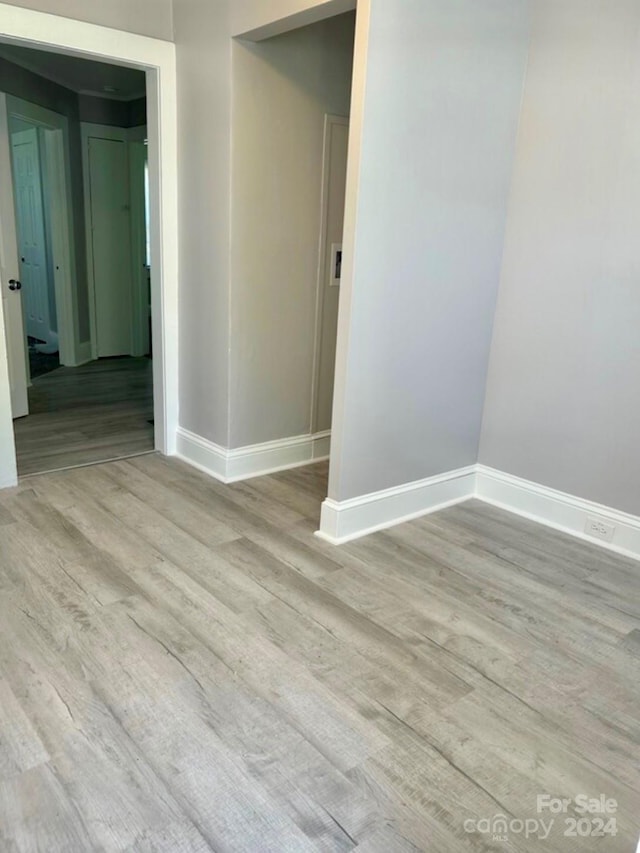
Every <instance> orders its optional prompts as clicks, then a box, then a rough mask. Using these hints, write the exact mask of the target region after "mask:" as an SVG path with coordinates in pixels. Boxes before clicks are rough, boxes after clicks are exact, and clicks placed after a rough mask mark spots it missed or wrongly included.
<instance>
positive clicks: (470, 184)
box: [329, 0, 529, 500]
mask: <svg viewBox="0 0 640 853" xmlns="http://www.w3.org/2000/svg"><path fill="white" fill-rule="evenodd" d="M527 11H528V9H527V3H526V2H525V0H488V1H486V2H482V3H478V2H477V0H456V2H447V3H444V2H442V1H441V0H373V3H372V9H371V30H370V35H369V56H368V72H367V78H366V93H365V103H364V126H363V142H362V151H361V161H360V193H359V198H358V205H357V228H356V235H355V256H354V264H355V278H354V281H353V290H352V294H351V323H350V329H349V333H348V352H347V362H346V375H345V377H344V382H342V383H340V387H341V388H342V389H344V388H346V393H345V394H343V396H342V397H341V400H340V401H339V403H338V406H337V408H334V425H333V426H334V444H335V449H336V452H335V453H334V452H333V450H334V448H333V447H332V461H331V477H330V488H329V493H330V496H331V497H332V498H334V499H337V500H345V499H348V498H352V497H355V496H358V495H362V494H366V493H369V492H373V491H377V490H380V489H385V488H387V487H392V486H396V485H399V484H402V483H406V482H411V481H414V480H418V479H422V478H424V477H429V476H431V475H435V474H439V473H442V472H444V471H449V470H451V469H455V468H459V467H462V466H466V465H469V464H474V463H475V462H476V459H477V452H478V443H479V439H480V428H481V419H482V409H483V403H484V392H485V379H486V372H487V364H488V357H489V348H490V342H491V331H492V324H493V316H494V310H495V302H496V296H497V290H498V282H499V275H500V262H501V257H502V247H503V238H504V226H505V217H506V208H507V200H508V192H509V185H510V179H511V169H512V161H513V152H514V147H515V139H516V133H517V122H518V114H519V106H520V99H521V95H522V86H523V78H524V73H525V62H526V56H527V45H528V36H529V29H528V24H529V22H528V14H527ZM346 295H348V294H345V292H344V291H343V293H342V294H341V299H344V298H345V296H346ZM341 310H342V306H341ZM336 415H337V416H338V417H337V418H336Z"/></svg>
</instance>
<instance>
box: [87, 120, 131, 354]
mask: <svg viewBox="0 0 640 853" xmlns="http://www.w3.org/2000/svg"><path fill="white" fill-rule="evenodd" d="M88 161H89V194H90V207H91V211H90V212H91V254H92V261H93V280H94V292H95V323H96V351H97V356H98V358H103V357H105V356H115V355H128V354H130V352H131V338H132V270H131V212H130V197H129V168H128V156H127V144H126V142H124V141H121V140H117V139H101V138H98V137H94V136H91V137H89V151H88Z"/></svg>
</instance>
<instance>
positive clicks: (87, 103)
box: [78, 84, 147, 127]
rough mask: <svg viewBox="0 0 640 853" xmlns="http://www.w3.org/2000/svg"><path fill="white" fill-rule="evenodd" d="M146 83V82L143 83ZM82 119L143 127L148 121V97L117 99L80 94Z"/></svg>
mask: <svg viewBox="0 0 640 853" xmlns="http://www.w3.org/2000/svg"><path fill="white" fill-rule="evenodd" d="M143 85H144V84H143ZM78 108H79V114H80V121H85V122H90V123H92V124H106V125H109V126H111V127H141V126H142V125H145V124H146V123H147V99H146V98H136V99H135V100H133V101H117V100H114V99H113V98H99V97H94V96H93V95H79V96H78Z"/></svg>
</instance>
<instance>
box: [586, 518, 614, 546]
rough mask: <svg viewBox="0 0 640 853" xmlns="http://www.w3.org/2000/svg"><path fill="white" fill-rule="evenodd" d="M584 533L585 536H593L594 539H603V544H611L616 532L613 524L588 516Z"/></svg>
mask: <svg viewBox="0 0 640 853" xmlns="http://www.w3.org/2000/svg"><path fill="white" fill-rule="evenodd" d="M584 532H585V533H586V534H587V536H593V537H595V538H596V539H604V541H605V542H613V536H614V534H615V532H616V526H615V524H609V523H608V522H607V521H604V520H603V519H602V518H593V517H592V516H589V517H588V518H587V523H586V524H585V526H584Z"/></svg>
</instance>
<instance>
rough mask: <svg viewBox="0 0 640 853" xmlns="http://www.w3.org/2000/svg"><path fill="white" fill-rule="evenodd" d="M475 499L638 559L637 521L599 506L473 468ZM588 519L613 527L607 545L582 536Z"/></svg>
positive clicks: (639, 521)
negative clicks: (613, 529)
mask: <svg viewBox="0 0 640 853" xmlns="http://www.w3.org/2000/svg"><path fill="white" fill-rule="evenodd" d="M476 497H477V498H479V499H480V500H481V501H484V502H485V503H489V504H492V505H493V506H497V507H500V508H501V509H506V510H508V511H509V512H513V513H515V514H516V515H521V516H524V517H525V518H529V519H531V520H532V521H537V522H540V523H541V524H545V525H547V527H553V528H554V529H556V530H561V531H563V532H564V533H570V534H571V535H572V536H577V537H578V538H579V539H584V540H585V541H587V542H590V543H591V544H592V545H600V546H602V547H603V548H608V549H609V550H611V551H616V552H617V553H619V554H624V555H625V556H627V557H632V558H634V559H636V560H637V559H640V518H638V517H637V516H634V515H629V514H627V513H624V512H620V511H619V510H616V509H612V508H611V507H608V506H603V505H602V504H597V503H593V502H592V501H587V500H583V499H582V498H577V497H574V496H573V495H568V494H565V492H559V491H557V490H555V489H550V488H547V487H546V486H541V485H539V484H538V483H532V482H530V481H529V480H522V479H520V478H519V477H514V476H512V475H511V474H505V473H503V472H502V471H496V470H494V469H493V468H487V467H486V466H485V465H477V466H476ZM588 519H595V520H596V521H601V522H604V523H605V524H609V525H613V526H614V527H615V531H614V532H613V538H612V540H611V541H610V542H607V541H605V540H603V539H599V538H597V537H594V536H590V535H588V534H587V533H586V532H585V528H586V525H587V520H588Z"/></svg>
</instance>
